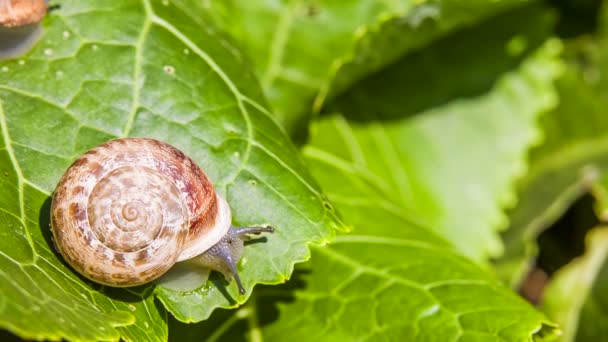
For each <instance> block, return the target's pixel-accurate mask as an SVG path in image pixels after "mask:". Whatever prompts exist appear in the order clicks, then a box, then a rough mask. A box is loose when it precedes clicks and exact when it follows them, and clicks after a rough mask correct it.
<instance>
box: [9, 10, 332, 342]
mask: <svg viewBox="0 0 608 342" xmlns="http://www.w3.org/2000/svg"><path fill="white" fill-rule="evenodd" d="M201 6H202V5H201V4H200V3H199V2H197V1H186V0H184V1H171V2H168V1H148V0H141V1H136V0H129V1H120V2H116V1H109V0H108V1H96V2H79V1H69V0H65V1H62V2H61V8H60V9H58V10H55V11H53V12H51V13H50V14H49V16H48V17H47V18H46V19H45V21H44V27H45V35H44V37H43V39H42V41H40V42H39V44H38V45H37V47H36V48H35V49H34V50H33V51H31V53H29V54H28V55H27V56H25V57H23V58H22V59H19V60H13V61H7V62H3V63H1V65H0V67H1V68H0V70H1V71H0V127H1V131H0V133H1V135H0V193H1V194H2V195H1V196H0V217H2V220H1V221H0V222H1V223H0V227H1V229H0V234H1V236H2V239H0V269H1V270H2V271H1V272H0V275H1V276H2V278H3V280H2V282H0V326H2V327H4V328H7V329H9V330H11V331H13V332H15V333H17V334H19V335H21V336H23V337H26V338H35V339H61V338H66V339H71V340H117V339H119V338H122V339H125V340H132V341H134V340H150V341H152V340H166V339H167V324H166V319H167V318H166V315H167V314H166V312H165V311H164V309H163V308H162V306H159V304H158V302H155V300H154V297H155V296H154V293H155V294H156V295H157V296H158V297H159V298H160V299H161V301H162V302H163V304H164V305H165V306H166V307H167V308H168V309H169V310H170V311H171V312H172V313H173V314H174V315H175V316H176V317H177V318H179V319H181V320H184V321H198V320H202V319H205V318H206V317H207V316H208V315H209V314H210V313H211V312H212V311H213V310H214V309H215V308H217V307H234V306H237V305H239V304H240V303H243V302H244V301H245V300H246V299H247V296H240V295H238V291H237V290H236V286H235V285H234V283H225V282H223V281H220V280H219V278H218V279H217V281H215V282H214V283H209V284H207V285H206V286H204V287H203V288H201V289H199V290H197V291H193V292H189V293H177V292H173V291H169V290H167V289H163V288H160V287H156V288H155V289H153V288H152V287H151V286H148V287H146V286H144V287H141V288H137V289H135V290H118V289H109V288H105V287H100V286H98V285H96V284H93V283H91V282H90V281H87V280H84V279H82V278H81V277H79V276H77V275H76V273H75V272H74V271H72V270H71V269H70V268H69V267H68V266H67V265H66V264H64V263H63V262H62V260H61V259H60V257H59V256H58V255H57V254H55V252H54V250H53V248H52V247H51V246H52V243H51V240H50V231H49V216H50V215H49V205H50V199H49V196H50V194H51V192H52V191H53V189H54V187H55V184H56V182H57V181H58V179H59V177H60V176H61V175H62V174H63V172H64V171H65V170H66V169H67V167H68V166H69V165H70V163H71V162H72V161H73V160H75V158H76V157H77V156H78V155H79V154H80V153H82V152H83V151H85V150H87V149H89V148H91V147H93V146H95V145H97V144H99V143H101V142H104V141H106V140H108V139H111V138H116V137H124V136H147V137H154V138H158V139H161V140H164V141H167V142H169V143H171V144H173V145H175V146H177V147H178V148H180V149H182V150H183V151H185V152H186V153H187V154H189V155H190V156H192V157H193V159H194V160H195V161H197V162H198V163H199V164H200V165H201V166H202V167H203V168H204V169H205V170H206V172H207V173H208V174H209V176H210V178H211V179H212V180H213V181H214V184H215V186H216V190H217V191H218V192H219V193H221V194H222V195H224V196H226V198H227V200H228V202H229V203H230V205H231V207H232V210H233V219H234V221H235V223H236V224H241V225H245V224H253V223H270V224H272V225H273V226H274V227H276V230H277V231H276V233H275V234H273V235H272V236H269V237H268V238H267V241H265V242H264V243H254V244H249V245H248V246H247V247H246V248H245V254H244V256H243V258H242V260H241V263H240V267H239V269H240V272H241V277H242V278H243V283H244V286H245V288H246V289H247V293H248V294H250V293H251V291H252V288H253V286H254V284H256V283H267V284H270V283H280V282H283V281H284V280H285V279H286V278H287V277H288V276H289V275H290V273H291V271H292V268H293V265H294V263H295V262H298V261H303V260H306V259H307V258H308V257H309V253H310V252H309V250H308V244H309V243H311V242H315V243H322V242H326V241H327V240H328V239H330V238H331V237H332V235H333V230H334V228H336V227H338V226H339V224H340V223H339V222H338V221H337V219H336V217H335V215H334V214H333V211H332V210H330V209H327V208H326V206H325V202H326V201H325V200H324V199H323V197H322V195H321V193H320V191H319V188H318V186H317V185H316V184H315V182H314V181H313V180H312V178H311V177H310V175H309V174H308V173H307V171H306V169H305V168H304V167H303V164H302V162H301V160H300V159H299V157H298V153H297V150H295V148H294V147H293V145H292V144H291V143H290V142H289V140H288V138H287V136H286V135H285V134H284V133H283V131H282V130H281V129H280V128H279V126H278V125H277V124H276V123H275V122H274V121H273V119H272V118H271V117H270V114H269V113H268V112H267V110H266V109H265V106H264V99H263V98H262V96H261V92H260V89H259V87H258V85H257V82H256V81H255V78H254V76H253V75H252V74H251V73H250V72H249V71H248V69H247V68H246V67H245V66H244V64H243V63H242V57H241V56H240V55H239V53H238V51H237V50H236V49H234V48H232V47H230V45H228V43H227V42H226V41H225V40H224V38H223V37H222V35H221V34H219V33H218V32H216V31H215V29H214V28H213V26H211V25H210V24H209V21H208V20H207V19H206V18H205V16H203V15H201V14H202V13H204V9H203V7H201ZM192 13H197V15H196V16H192V15H191V14H192ZM153 290H154V291H155V292H154V293H153Z"/></svg>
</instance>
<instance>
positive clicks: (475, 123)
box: [172, 41, 559, 341]
mask: <svg viewBox="0 0 608 342" xmlns="http://www.w3.org/2000/svg"><path fill="white" fill-rule="evenodd" d="M558 45H559V44H558ZM488 48H493V47H492V46H491V45H490V46H488ZM558 51H559V46H556V42H555V41H550V42H548V44H547V45H546V46H544V47H543V48H542V49H541V50H539V51H538V52H536V53H535V54H533V55H531V57H530V58H529V59H528V60H526V61H525V62H524V64H523V65H521V67H520V68H519V70H517V71H514V72H511V73H509V74H507V75H503V77H502V78H500V80H499V81H498V83H497V84H496V85H495V87H494V88H493V89H491V90H490V91H489V92H488V93H487V94H485V95H481V96H477V97H475V98H470V99H466V100H465V99H461V100H457V101H454V102H452V103H448V104H446V105H444V106H439V107H437V108H435V109H434V110H430V111H428V112H425V113H420V115H418V116H416V117H413V118H405V119H400V120H393V121H389V122H379V121H374V122H355V121H349V120H347V119H346V118H345V117H344V116H342V115H337V114H336V115H332V116H330V117H326V118H324V119H322V120H321V121H320V122H318V123H316V124H315V125H314V127H313V130H312V132H313V134H312V140H311V142H310V143H309V144H308V145H307V146H306V147H305V148H304V150H303V151H304V155H305V157H306V159H307V161H308V164H309V165H310V166H311V169H312V171H313V175H314V176H315V178H317V179H318V180H319V181H320V183H321V185H322V186H323V188H324V189H325V190H326V191H327V192H328V195H329V197H330V199H331V200H332V203H334V204H335V205H336V207H337V209H338V210H339V211H340V212H341V214H342V215H343V217H344V219H345V221H347V223H349V224H351V225H352V226H353V233H352V235H341V236H338V237H337V238H336V239H335V240H334V241H333V242H332V243H331V244H329V245H328V246H325V247H318V248H313V256H312V258H311V261H310V262H309V263H307V264H305V265H303V266H302V267H300V268H299V271H300V272H298V273H297V275H298V278H297V279H293V280H292V281H291V282H290V284H288V287H285V286H283V287H279V288H277V287H273V288H271V289H270V288H264V289H260V291H257V292H256V294H255V295H254V297H252V298H251V301H250V302H248V303H247V304H246V306H244V307H243V308H241V309H239V310H238V311H236V312H232V313H226V312H218V313H214V316H212V318H211V319H210V321H207V322H203V323H201V324H199V325H197V326H194V327H192V326H191V327H185V326H183V325H179V324H176V325H174V326H173V327H172V328H175V330H173V333H174V334H175V335H174V337H175V339H178V340H185V339H187V338H188V337H192V336H199V337H200V336H205V337H206V338H209V339H211V340H214V341H215V340H226V341H231V340H235V339H238V338H239V337H240V338H242V336H243V334H245V335H246V336H249V338H250V339H251V340H256V339H258V340H261V339H264V340H271V341H272V340H278V341H281V340H285V339H289V340H294V341H299V340H314V339H323V340H331V341H352V340H374V341H375V340H380V341H382V340H403V341H452V340H458V339H460V340H463V341H468V340H471V341H490V340H491V341H493V340H501V341H532V340H533V338H541V337H549V336H553V334H554V333H555V330H554V327H553V325H551V324H549V323H548V321H547V320H546V319H545V318H544V317H543V315H542V314H540V313H539V312H537V311H535V309H534V308H532V307H531V306H530V305H529V304H527V303H526V302H525V301H523V300H522V299H521V298H519V297H518V296H517V295H516V294H514V293H513V292H511V291H510V290H509V289H508V288H507V287H505V286H503V285H501V284H500V282H498V281H497V280H496V279H495V278H494V276H493V275H491V274H490V273H488V272H487V270H485V269H483V268H482V267H480V266H479V265H477V264H475V263H474V262H472V261H471V260H470V259H467V258H465V257H463V255H462V253H460V251H458V249H456V248H454V247H453V246H452V244H450V243H449V242H448V241H446V240H445V239H443V238H442V237H440V235H438V234H436V233H434V232H433V231H432V229H431V228H430V227H429V225H428V224H429V222H433V220H436V219H435V216H440V215H441V213H442V212H441V211H440V210H441V209H442V208H441V207H440V206H438V205H437V201H438V200H437V198H438V197H442V196H445V197H450V196H455V195H460V196H461V197H459V201H461V202H465V203H466V204H467V205H471V204H472V203H471V202H474V200H473V199H469V198H464V197H463V196H464V195H463V193H465V194H466V191H464V190H454V188H455V187H457V186H459V185H460V184H461V183H463V182H464V183H467V184H471V183H473V179H477V180H479V179H481V180H484V178H481V176H479V175H477V174H475V175H473V176H467V175H466V174H465V173H464V172H461V173H457V175H458V176H460V177H464V176H467V177H470V178H468V179H466V178H461V179H465V181H462V180H454V178H450V177H449V175H450V173H451V172H458V170H466V171H467V172H473V171H475V170H477V168H481V169H482V170H485V171H486V172H487V173H489V174H495V172H496V170H494V169H492V171H488V168H489V167H492V164H493V163H494V160H497V159H496V156H495V155H497V154H501V153H503V150H502V149H500V148H497V146H498V147H502V146H503V145H501V144H496V143H494V142H493V140H491V139H492V137H493V134H496V132H503V131H501V130H500V129H499V128H497V127H507V128H510V129H512V130H515V127H517V128H519V129H522V127H524V128H525V127H533V126H534V121H535V120H534V118H535V117H536V116H537V114H538V113H531V112H530V111H531V110H532V109H534V110H536V111H542V110H544V109H546V108H547V106H548V105H550V104H551V103H553V101H554V98H553V89H552V87H551V84H552V81H553V78H554V77H556V73H557V70H558V69H559V68H558V67H557V66H558V63H557V62H556V54H557V52H558ZM482 55H483V54H482ZM455 63H457V62H455ZM396 86H398V85H396ZM526 108H531V109H526ZM489 114H492V115H489ZM509 116H512V117H513V118H514V119H513V120H514V121H515V120H516V119H517V120H520V121H522V122H523V123H521V124H520V125H516V124H514V123H513V122H511V121H509V120H507V119H506V118H507V117H509ZM493 122H494V125H493V124H492V123H493ZM507 123H509V124H511V125H514V127H509V126H508V125H506V124H507ZM504 132H510V133H511V135H509V137H513V136H514V135H513V131H510V130H508V129H507V130H506V131H504ZM486 134H487V135H486ZM503 134H506V133H503ZM515 136H516V137H518V136H517V135H515ZM524 136H525V135H524ZM455 137H459V139H455ZM501 139H505V138H501ZM524 140H525V139H524ZM510 142H511V141H510V140H508V139H507V142H505V143H504V144H505V145H507V144H508V143H510ZM483 147H485V148H487V149H488V151H487V152H486V153H484V154H483V158H482V159H481V161H480V163H483V165H484V166H483V167H480V166H477V164H474V165H471V166H469V165H467V164H466V163H467V162H468V163H475V162H476V160H479V159H480V157H479V156H478V155H477V153H480V152H479V150H481V149H482V148H483ZM450 148H451V149H450ZM476 148H477V149H476ZM518 150H519V152H518V160H519V159H522V155H524V154H525V149H524V148H521V149H518ZM448 151H449V152H450V153H448ZM509 151H510V153H513V154H514V155H515V152H514V151H511V150H509ZM455 155H460V156H461V157H460V158H456V159H457V160H458V161H459V163H460V165H461V168H460V169H458V168H454V167H453V165H450V164H446V163H449V161H446V160H450V159H452V158H454V156H455ZM440 156H441V157H443V158H440ZM488 156H491V157H492V158H494V159H489V157H488ZM425 158H426V159H425ZM506 159H508V158H506ZM505 164H507V163H505ZM450 167H451V168H450ZM503 167H506V166H504V165H503ZM438 170H442V171H443V172H444V173H443V175H444V179H440V178H438V177H437V176H436V174H437V173H439V172H440V171H438ZM425 176H426V177H429V179H432V180H434V181H441V185H442V189H443V192H441V191H439V190H437V192H431V191H428V192H426V196H423V195H420V194H421V193H423V191H422V189H424V187H423V186H421V185H420V184H421V183H420V180H424V177H425ZM473 177H476V178H473ZM429 182H430V180H429ZM422 184H423V185H427V184H428V183H422ZM474 184H478V183H474ZM433 190H434V189H433ZM452 192H456V193H455V194H452ZM485 200H486V201H492V205H493V206H496V204H495V202H496V200H495V198H491V199H487V198H486V199H485ZM453 202H456V200H453ZM424 208H427V210H426V211H425V210H424ZM476 215H479V214H478V213H476V214H469V216H468V217H469V219H470V220H474V219H475V218H476ZM460 222H461V221H459V220H457V219H455V220H453V224H455V225H456V224H460ZM487 226H489V223H488V222H485V225H483V226H482V225H480V226H479V227H481V231H483V230H484V229H485V230H486V231H490V229H489V228H487ZM465 228H466V227H465ZM460 229H463V227H462V225H461V226H460ZM437 231H438V232H440V234H443V235H446V236H449V237H450V238H454V237H455V236H456V234H457V233H456V231H455V230H454V232H453V233H452V234H453V235H449V233H450V231H446V230H443V229H438V230H437ZM478 234H479V232H478ZM460 238H461V239H462V240H463V241H467V242H469V243H470V245H469V248H470V249H472V250H474V251H475V252H476V253H477V252H478V251H479V250H482V249H481V247H480V246H478V245H475V243H478V242H479V240H477V241H475V240H474V238H475V236H473V234H472V233H470V232H467V231H466V229H465V230H461V231H460ZM460 247H461V249H462V250H464V251H466V247H465V246H464V244H461V245H460ZM277 302H280V303H281V304H279V305H278V307H279V310H278V312H273V310H271V309H270V308H272V307H274V306H276V303H277ZM275 317H276V319H275ZM273 320H274V321H273ZM193 331H197V333H193Z"/></svg>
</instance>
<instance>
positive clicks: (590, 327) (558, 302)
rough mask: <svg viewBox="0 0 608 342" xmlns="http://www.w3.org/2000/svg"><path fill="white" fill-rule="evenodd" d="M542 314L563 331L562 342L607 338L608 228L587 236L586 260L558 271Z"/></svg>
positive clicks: (575, 262) (574, 262) (548, 288)
mask: <svg viewBox="0 0 608 342" xmlns="http://www.w3.org/2000/svg"><path fill="white" fill-rule="evenodd" d="M543 310H544V311H545V312H546V313H547V315H549V316H550V317H552V318H553V319H555V320H556V321H557V322H558V323H559V324H560V327H561V330H562V331H563V334H562V336H561V337H560V339H559V341H563V342H574V341H577V342H592V341H593V342H596V341H604V340H605V339H606V336H608V327H607V326H606V325H605V324H602V323H601V322H606V321H607V320H608V228H597V229H595V230H593V231H591V232H590V233H589V234H588V236H587V251H586V253H585V255H584V256H582V257H579V258H577V259H575V260H574V261H572V262H571V263H570V264H569V265H567V266H565V267H564V268H562V269H561V270H560V271H558V272H557V273H556V274H555V275H554V277H553V279H552V280H551V283H550V284H549V285H548V287H547V288H546V290H545V295H544V301H543Z"/></svg>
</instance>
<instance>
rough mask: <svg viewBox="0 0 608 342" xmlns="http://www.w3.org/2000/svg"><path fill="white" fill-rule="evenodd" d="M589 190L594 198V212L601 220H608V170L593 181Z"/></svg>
mask: <svg viewBox="0 0 608 342" xmlns="http://www.w3.org/2000/svg"><path fill="white" fill-rule="evenodd" d="M591 192H592V193H593V197H594V198H595V205H594V209H595V214H596V216H597V217H598V218H599V219H600V220H601V221H603V222H608V172H606V173H604V174H603V175H602V177H601V178H600V179H598V180H597V181H596V182H595V183H593V185H592V187H591Z"/></svg>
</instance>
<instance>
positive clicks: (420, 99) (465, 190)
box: [317, 7, 560, 262]
mask: <svg viewBox="0 0 608 342" xmlns="http://www.w3.org/2000/svg"><path fill="white" fill-rule="evenodd" d="M543 14H545V15H544V16H543ZM514 18H517V20H518V22H519V23H521V25H518V26H517V27H513V26H511V27H510V28H509V29H507V28H503V29H502V30H498V31H495V30H493V29H494V28H496V27H501V26H504V23H505V22H510V21H512V20H513V19H514ZM551 22H552V21H551V20H550V17H548V16H547V15H546V12H545V10H544V9H542V8H540V7H532V8H528V9H525V10H517V11H512V12H511V13H509V14H507V15H505V16H503V17H501V18H498V19H496V20H492V21H489V22H487V23H485V24H483V25H480V26H479V27H477V28H475V29H471V30H466V31H463V32H460V33H458V34H456V35H454V36H451V37H449V38H448V39H445V40H442V41H440V42H438V43H437V44H434V45H433V46H431V47H429V48H428V49H427V51H423V52H420V53H418V54H415V55H412V56H408V57H406V58H404V59H403V60H402V61H400V62H399V63H397V64H395V65H394V66H392V67H391V68H388V69H386V70H385V71H382V72H381V73H379V74H377V75H374V76H373V77H371V78H369V79H366V80H364V81H362V82H361V83H360V84H358V85H357V86H356V87H355V88H354V89H353V91H352V92H348V93H346V94H345V96H344V97H343V98H341V99H339V101H338V103H337V104H336V107H335V108H337V110H341V111H344V112H345V113H348V114H347V115H348V117H349V118H352V120H354V121H357V122H362V123H363V124H361V125H355V133H354V134H355V135H356V136H360V138H359V139H360V140H363V141H364V143H363V144H362V149H363V150H362V152H359V151H357V150H356V149H355V150H354V151H351V152H350V154H351V155H352V157H351V159H352V160H353V165H354V166H356V167H358V168H361V167H364V166H365V165H367V167H369V168H371V169H373V170H374V173H376V174H377V175H378V176H377V177H374V179H372V180H370V181H371V182H373V186H372V187H373V188H376V189H379V190H378V191H379V193H381V194H382V196H383V197H384V200H385V201H387V202H390V203H392V204H394V205H397V206H398V207H402V208H408V210H410V211H413V212H416V213H418V214H419V215H420V216H422V217H424V218H426V219H427V220H428V223H429V225H430V226H431V227H433V228H434V229H435V230H436V231H437V232H439V233H440V235H442V236H444V237H446V238H447V239H448V240H450V241H451V242H452V243H453V244H454V245H456V246H457V247H459V249H460V250H461V252H462V253H464V254H466V255H468V256H470V257H472V258H473V259H474V260H477V261H480V262H483V261H486V260H487V259H488V257H489V256H497V255H500V253H501V252H502V244H501V241H500V239H499V236H498V234H497V230H499V229H501V228H504V226H505V225H506V224H507V220H506V217H505V215H504V213H503V208H504V207H507V206H512V205H513V204H514V202H515V196H514V191H513V190H514V189H513V187H514V183H515V180H516V178H517V177H518V176H520V175H522V173H523V172H524V171H525V169H526V163H525V162H526V161H525V154H526V152H527V151H528V149H529V148H530V146H531V145H533V144H534V143H535V142H536V141H537V140H538V136H539V132H538V130H537V127H536V125H537V120H538V117H539V116H540V114H542V113H543V112H545V111H547V110H549V109H551V108H553V107H554V106H555V104H556V97H555V92H554V89H553V87H552V81H553V79H554V78H555V77H556V75H557V74H558V73H559V70H560V65H559V63H556V61H555V58H553V57H552V55H554V54H555V53H556V51H557V50H559V44H558V43H557V42H556V41H552V43H551V44H548V45H547V46H546V47H545V48H544V49H542V50H540V51H541V52H539V53H537V56H532V57H529V60H528V61H527V62H525V63H524V64H523V65H522V66H521V68H520V70H519V72H518V73H512V74H508V75H507V76H504V74H503V77H502V78H499V79H498V81H496V80H495V78H498V76H500V75H501V73H500V71H504V70H505V69H506V67H507V66H512V65H513V64H514V63H515V62H517V61H518V60H520V57H519V56H514V55H512V52H510V51H509V47H510V46H511V45H513V41H519V42H522V41H523V42H529V44H530V47H531V48H533V47H535V46H537V45H538V44H539V42H540V41H541V39H540V38H541V37H543V36H544V34H543V33H546V32H547V30H548V28H547V27H550V23H551ZM487 32H498V33H497V34H496V35H493V34H488V33H487ZM473 42H474V44H473ZM556 49H557V50H556ZM455 50H457V52H455ZM524 51H525V50H523V51H521V52H522V53H523V52H524ZM445 55H449V56H450V58H448V59H445V60H441V63H438V62H437V58H439V57H438V56H445ZM429 61H431V62H429ZM463 61H466V62H463ZM429 63H430V64H429ZM437 64H439V65H441V66H438V67H437V68H435V67H434V66H433V65H437ZM489 64H492V65H500V67H496V66H488V65H489ZM467 67H468V68H467ZM434 69H438V70H437V71H434ZM469 75H475V77H474V78H471V77H470V76H469ZM471 79H473V80H471ZM479 80H481V81H479ZM493 80H494V82H497V83H496V85H495V86H494V88H493V89H492V90H491V91H489V92H487V90H485V92H483V91H482V89H484V88H483V86H484V85H486V84H488V83H491V82H492V81H493ZM383 82H385V83H383ZM421 83H422V84H423V85H420V84H421ZM424 84H426V85H424ZM420 88H422V89H423V90H419V89H420ZM382 94H384V96H382ZM404 94H408V95H407V96H404ZM409 94H412V95H411V96H412V97H411V99H410V95H409ZM457 95H459V96H458V97H456V100H453V99H454V97H455V96H457ZM450 100H451V101H450ZM381 102H383V103H381ZM365 103H366V104H365ZM431 104H432V105H433V106H431ZM376 105H377V106H376ZM372 107H375V109H373V108H372ZM423 108H424V109H425V111H419V112H415V111H416V110H420V109H423ZM427 108H430V109H427ZM365 111H367V112H368V113H369V112H372V113H374V114H377V115H376V117H377V118H378V119H381V120H383V121H382V123H381V124H380V123H378V122H373V121H372V122H369V123H366V120H367V121H369V119H366V118H365V115H366V114H365V113H364V112H365ZM367 116H368V117H369V116H370V115H369V114H368V115H367ZM402 116H411V118H410V119H409V120H403V119H400V117H402ZM339 132H340V135H339V137H343V138H342V140H340V141H339V144H338V146H340V145H341V144H348V141H349V139H351V138H350V136H349V135H350V134H351V133H349V132H346V133H345V132H343V129H340V130H339ZM317 135H318V136H321V137H322V136H324V135H329V136H331V133H328V132H320V133H319V134H317ZM332 144H333V145H336V143H335V142H334V141H327V142H324V144H323V148H324V149H330V148H336V147H333V146H332ZM362 154H363V155H369V156H378V157H381V159H380V160H386V162H380V161H378V160H365V158H362V157H361V155H362Z"/></svg>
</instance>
